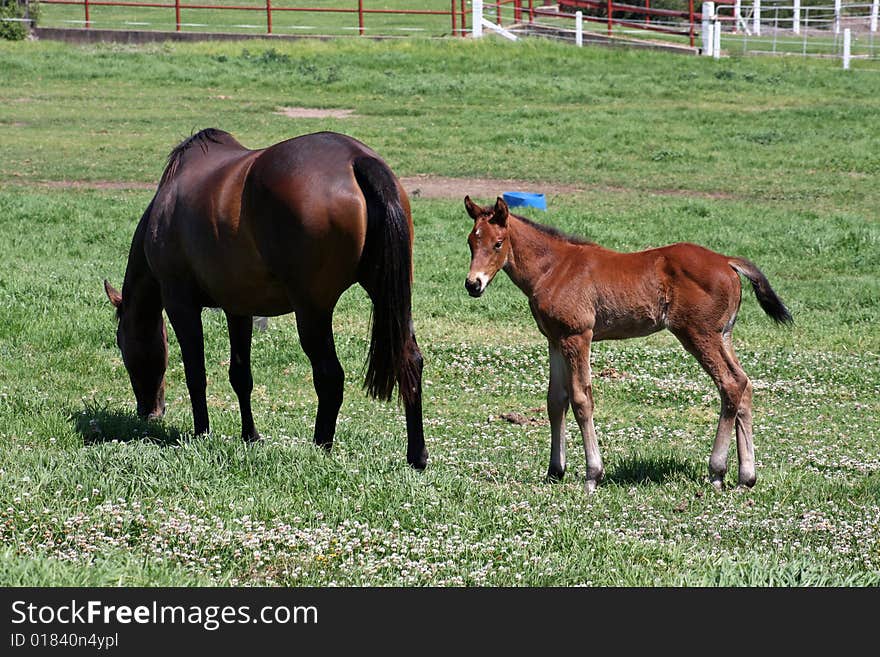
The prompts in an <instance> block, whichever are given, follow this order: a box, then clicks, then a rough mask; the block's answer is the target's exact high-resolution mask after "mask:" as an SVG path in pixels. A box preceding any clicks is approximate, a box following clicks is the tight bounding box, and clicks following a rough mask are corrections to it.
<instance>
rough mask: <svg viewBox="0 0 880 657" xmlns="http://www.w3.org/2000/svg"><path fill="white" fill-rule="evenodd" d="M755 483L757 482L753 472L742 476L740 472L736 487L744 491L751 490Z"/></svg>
mask: <svg viewBox="0 0 880 657" xmlns="http://www.w3.org/2000/svg"><path fill="white" fill-rule="evenodd" d="M756 481H758V477H757V476H756V475H755V473H754V472H752V473H749V474H743V473H742V472H740V473H739V484H738V487H739V488H744V489H748V488H753V487H754V485H755V482H756Z"/></svg>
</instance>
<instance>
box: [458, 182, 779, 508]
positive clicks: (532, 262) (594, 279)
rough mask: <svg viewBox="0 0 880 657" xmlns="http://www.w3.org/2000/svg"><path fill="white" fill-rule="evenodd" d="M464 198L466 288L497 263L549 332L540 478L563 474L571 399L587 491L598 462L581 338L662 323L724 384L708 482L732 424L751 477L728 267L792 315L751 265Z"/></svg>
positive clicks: (733, 277) (742, 471)
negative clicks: (597, 235)
mask: <svg viewBox="0 0 880 657" xmlns="http://www.w3.org/2000/svg"><path fill="white" fill-rule="evenodd" d="M464 204H465V207H466V209H467V212H468V214H469V215H470V216H471V218H472V219H473V220H474V228H473V230H472V231H471V233H470V235H469V236H468V245H469V246H470V249H471V267H470V273H468V276H467V280H466V281H465V287H466V288H467V291H468V293H469V294H470V295H471V296H473V297H478V296H480V295H481V294H483V292H485V290H486V287H487V286H488V285H489V283H490V282H491V281H492V278H493V277H494V276H495V274H497V273H498V270H499V269H504V271H505V272H507V275H508V276H510V278H511V280H512V281H513V282H514V284H516V286H517V287H519V289H521V290H522V291H523V292H525V294H526V296H527V297H528V298H529V307H530V308H531V311H532V315H533V316H534V318H535V321H536V322H537V324H538V328H539V329H540V330H541V332H542V333H543V334H544V335H545V336H546V337H547V340H548V342H549V346H550V386H549V389H548V392H547V413H548V415H549V417H550V434H551V444H550V468H549V470H548V473H547V475H548V478H550V479H561V478H562V476H563V475H564V474H565V414H566V412H567V411H568V406H569V404H571V407H572V410H573V411H574V415H575V418H576V419H577V423H578V426H579V427H580V431H581V435H582V436H583V441H584V453H585V455H586V462H587V475H586V489H587V491H588V492H593V491H594V490H595V489H596V486H597V484H598V483H599V481H600V480H601V479H602V476H603V475H604V472H605V470H604V468H603V466H602V455H601V454H600V453H599V445H598V443H597V441H596V430H595V429H594V427H593V389H592V384H591V373H590V343H591V342H593V341H596V340H614V339H623V338H634V337H639V336H643V335H649V334H651V333H655V332H656V331H660V330H661V329H664V328H667V329H669V330H670V331H671V332H672V333H673V334H674V335H675V337H677V338H678V339H679V341H680V342H681V343H682V345H684V348H685V349H687V350H688V351H689V352H690V353H691V354H693V355H694V356H695V357H696V359H697V360H698V361H699V363H700V365H702V367H703V369H704V370H706V372H708V374H709V376H711V377H712V380H713V381H714V382H715V385H716V386H717V387H718V391H719V392H720V393H721V417H720V419H719V421H718V431H717V433H716V434H715V445H714V447H713V448H712V455H711V457H710V458H709V474H710V477H711V480H712V484H713V485H714V486H716V487H718V488H721V487H722V485H723V481H724V475H725V473H726V472H727V453H728V448H729V446H730V440H731V436H732V434H733V432H734V427H735V431H736V446H737V456H738V458H739V484H740V485H742V486H749V487H750V486H753V485H754V484H755V479H756V477H755V454H754V447H753V445H752V410H751V409H752V384H751V382H750V381H749V377H748V376H746V373H745V372H744V371H743V369H742V367H741V366H740V364H739V362H738V361H737V359H736V355H735V354H734V351H733V345H732V343H731V331H732V330H733V324H734V322H735V321H736V314H737V311H738V310H739V305H740V300H741V286H740V280H739V276H738V275H737V274H742V275H743V276H745V277H746V278H748V279H749V281H751V283H752V288H753V289H754V291H755V295H756V296H757V297H758V303H759V304H760V305H761V308H763V309H764V312H766V313H767V314H768V315H769V316H770V317H772V318H773V319H774V320H776V322H779V323H785V322H791V321H792V319H791V315H790V314H789V312H788V310H787V309H786V307H785V305H783V303H782V301H781V300H780V299H779V297H778V296H776V293H775V292H773V289H772V288H771V287H770V283H769V282H768V281H767V278H766V277H765V276H764V274H762V273H761V271H760V270H759V269H758V268H757V267H756V266H755V265H754V264H752V263H751V262H749V261H748V260H746V259H744V258H734V257H729V256H724V255H721V254H719V253H715V252H714V251H710V250H708V249H705V248H703V247H701V246H697V245H696V244H687V243H682V244H673V245H671V246H664V247H662V248H659V249H649V250H647V251H639V252H638V253H617V252H615V251H610V250H608V249H605V248H602V247H601V246H599V245H597V244H594V243H592V242H587V241H584V240H580V239H577V238H573V237H569V236H565V235H563V234H561V233H559V232H558V231H556V230H554V229H552V228H548V227H546V226H541V225H538V224H536V223H533V222H531V221H529V220H528V219H526V218H525V217H520V216H517V215H514V214H510V213H509V211H508V208H507V205H506V204H505V202H504V200H503V199H501V198H499V199H498V200H497V201H496V202H495V205H494V207H487V208H481V207H480V206H478V205H476V204H475V203H473V202H472V201H471V200H470V198H469V197H465V199H464Z"/></svg>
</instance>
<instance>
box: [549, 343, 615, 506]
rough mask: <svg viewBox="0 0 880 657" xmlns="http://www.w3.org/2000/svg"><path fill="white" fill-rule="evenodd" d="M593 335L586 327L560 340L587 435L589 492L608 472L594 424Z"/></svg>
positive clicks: (575, 407)
mask: <svg viewBox="0 0 880 657" xmlns="http://www.w3.org/2000/svg"><path fill="white" fill-rule="evenodd" d="M592 338H593V332H592V331H586V332H585V333H582V334H580V335H577V336H571V337H569V338H566V339H564V340H562V341H561V342H560V352H561V353H562V356H563V358H564V360H565V362H566V364H567V365H568V369H569V379H568V394H569V399H570V401H571V408H572V410H573V411H574V416H575V418H576V419H577V423H578V427H579V428H580V430H581V436H582V437H583V439H584V456H585V457H586V461H587V474H586V481H585V483H584V489H585V490H586V491H587V493H593V492H595V490H596V487H597V486H598V485H599V482H600V481H602V477H604V476H605V468H604V466H603V465H602V454H601V453H600V452H599V441H598V440H597V439H596V428H595V427H594V426H593V384H592V377H591V373H590V342H591V340H592Z"/></svg>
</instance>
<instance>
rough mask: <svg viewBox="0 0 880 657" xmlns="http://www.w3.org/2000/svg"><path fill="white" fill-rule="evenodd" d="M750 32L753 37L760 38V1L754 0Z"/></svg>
mask: <svg viewBox="0 0 880 657" xmlns="http://www.w3.org/2000/svg"><path fill="white" fill-rule="evenodd" d="M752 32H753V33H754V35H755V36H761V0H755V7H754V9H753V10H752Z"/></svg>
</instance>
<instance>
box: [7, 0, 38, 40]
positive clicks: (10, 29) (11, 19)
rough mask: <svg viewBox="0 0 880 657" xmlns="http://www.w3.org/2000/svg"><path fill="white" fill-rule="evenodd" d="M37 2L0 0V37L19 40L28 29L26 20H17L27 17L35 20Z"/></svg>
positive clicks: (24, 35) (25, 35) (24, 36)
mask: <svg viewBox="0 0 880 657" xmlns="http://www.w3.org/2000/svg"><path fill="white" fill-rule="evenodd" d="M36 11H37V4H36V3H35V2H34V3H28V2H27V1H26V0H0V39H7V40H9V41H21V40H22V39H25V38H26V37H27V35H28V33H29V31H30V26H29V24H28V23H27V22H26V21H22V20H17V19H22V18H29V19H30V20H31V21H32V22H34V21H36Z"/></svg>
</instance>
